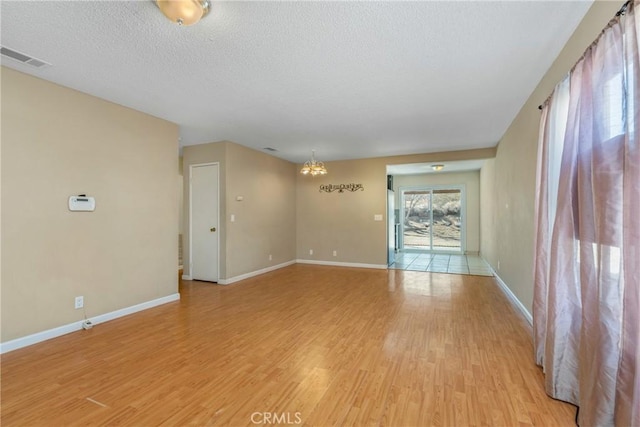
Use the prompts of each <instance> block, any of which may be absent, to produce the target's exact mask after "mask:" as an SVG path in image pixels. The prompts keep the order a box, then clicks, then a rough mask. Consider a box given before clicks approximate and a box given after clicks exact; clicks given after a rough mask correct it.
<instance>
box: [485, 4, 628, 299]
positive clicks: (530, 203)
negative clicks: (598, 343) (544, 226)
mask: <svg viewBox="0 0 640 427" xmlns="http://www.w3.org/2000/svg"><path fill="white" fill-rule="evenodd" d="M620 6H621V3H620V2H610V1H596V2H594V4H593V5H592V7H591V9H590V10H589V12H588V13H587V15H586V16H585V18H584V19H583V21H582V22H581V23H580V25H579V26H578V28H577V29H576V31H575V32H574V34H573V36H572V37H571V38H570V40H569V41H568V42H567V44H566V45H565V47H564V48H563V50H562V51H561V52H560V54H559V56H558V58H557V59H556V60H555V62H554V63H553V65H552V66H551V68H550V69H549V70H548V71H547V73H546V74H545V76H544V77H543V79H542V80H541V82H540V83H539V84H538V86H537V87H536V89H535V90H534V92H533V93H532V95H531V96H530V97H529V99H528V100H527V102H526V103H525V104H524V106H523V107H522V110H521V111H520V112H519V114H518V115H517V116H516V118H515V119H514V121H513V122H512V123H511V126H510V127H509V129H508V130H507V132H506V133H505V135H504V136H503V138H502V139H501V140H500V143H499V145H498V149H497V153H496V158H495V161H490V162H487V164H486V165H485V166H484V167H483V169H482V171H481V180H480V181H481V190H480V192H481V197H482V204H481V206H482V210H481V218H482V220H481V221H482V223H481V249H480V250H481V253H482V255H483V256H484V257H485V259H487V261H489V263H490V264H491V265H492V266H493V267H494V268H495V269H496V270H497V271H498V274H499V275H500V277H501V278H502V279H503V280H504V282H505V283H506V284H507V286H509V288H511V290H512V291H513V293H514V294H515V295H516V297H517V298H518V299H519V300H520V301H521V302H522V303H523V304H524V306H525V307H527V308H529V310H530V309H531V306H532V301H533V275H532V272H533V244H534V243H533V241H534V212H533V211H534V192H535V175H536V171H535V168H536V156H537V141H538V125H539V121H540V111H539V110H538V108H537V107H538V105H539V104H541V103H542V102H543V101H544V100H545V99H546V98H547V96H548V95H549V94H551V92H552V91H553V88H554V86H555V85H556V84H557V83H558V82H559V81H560V80H561V79H562V78H563V76H564V75H565V74H566V73H567V72H569V70H570V69H571V67H572V66H573V65H574V64H575V63H576V61H577V60H578V59H579V58H580V56H581V55H582V54H583V52H584V50H585V49H586V48H587V47H588V46H589V44H591V42H593V41H594V40H595V38H596V37H597V36H598V34H599V33H600V32H601V31H602V29H603V28H604V27H605V26H606V25H607V22H608V21H609V20H610V19H611V18H613V16H614V15H615V13H616V11H617V10H618V8H619V7H620ZM498 265H499V267H498Z"/></svg>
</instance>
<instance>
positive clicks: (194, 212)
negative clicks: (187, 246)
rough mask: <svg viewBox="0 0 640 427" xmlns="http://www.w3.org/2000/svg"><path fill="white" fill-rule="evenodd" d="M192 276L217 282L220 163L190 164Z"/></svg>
mask: <svg viewBox="0 0 640 427" xmlns="http://www.w3.org/2000/svg"><path fill="white" fill-rule="evenodd" d="M190 202H191V209H190V211H191V212H190V217H191V221H190V224H191V271H190V273H191V278H192V279H193V280H207V281H210V282H217V281H218V245H219V241H218V236H219V234H220V232H219V224H218V164H208V165H192V166H191V167H190Z"/></svg>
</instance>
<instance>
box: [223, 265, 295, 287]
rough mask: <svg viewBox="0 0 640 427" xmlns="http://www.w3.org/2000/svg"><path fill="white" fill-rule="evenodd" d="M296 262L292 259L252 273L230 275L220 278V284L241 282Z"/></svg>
mask: <svg viewBox="0 0 640 427" xmlns="http://www.w3.org/2000/svg"><path fill="white" fill-rule="evenodd" d="M295 263H296V261H295V260H291V261H287V262H283V263H282V264H278V265H272V266H271V267H266V268H262V269H260V270H256V271H252V272H250V273H245V274H241V275H239V276H234V277H230V278H228V279H219V280H218V284H219V285H230V284H232V283H235V282H239V281H240V280H244V279H249V278H250V277H255V276H259V275H261V274H264V273H268V272H270V271H274V270H278V269H281V268H284V267H288V266H290V265H292V264H295Z"/></svg>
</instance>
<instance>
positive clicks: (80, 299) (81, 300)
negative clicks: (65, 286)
mask: <svg viewBox="0 0 640 427" xmlns="http://www.w3.org/2000/svg"><path fill="white" fill-rule="evenodd" d="M75 307H76V310H77V309H79V308H82V307H84V297H76V299H75Z"/></svg>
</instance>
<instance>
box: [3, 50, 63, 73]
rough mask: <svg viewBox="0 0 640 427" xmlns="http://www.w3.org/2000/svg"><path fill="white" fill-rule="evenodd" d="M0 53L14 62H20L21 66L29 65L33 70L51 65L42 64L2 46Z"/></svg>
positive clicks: (38, 60) (37, 60)
mask: <svg viewBox="0 0 640 427" xmlns="http://www.w3.org/2000/svg"><path fill="white" fill-rule="evenodd" d="M0 53H1V54H2V56H4V57H7V58H11V59H14V60H16V61H19V62H22V63H23V64H29V65H31V66H32V67H35V68H44V67H47V66H49V65H51V64H49V63H48V62H44V61H42V60H40V59H36V58H33V57H31V56H29V55H25V54H24V53H20V52H18V51H15V50H13V49H9V48H6V47H4V46H2V48H1V49H0Z"/></svg>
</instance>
